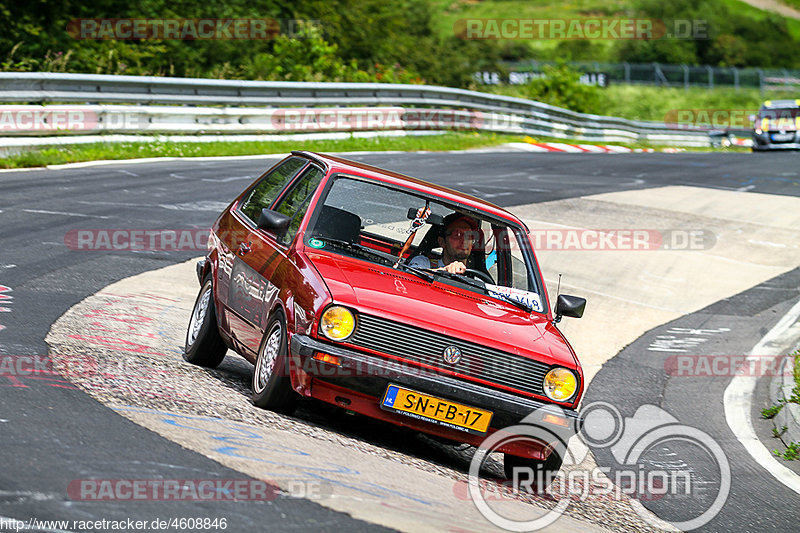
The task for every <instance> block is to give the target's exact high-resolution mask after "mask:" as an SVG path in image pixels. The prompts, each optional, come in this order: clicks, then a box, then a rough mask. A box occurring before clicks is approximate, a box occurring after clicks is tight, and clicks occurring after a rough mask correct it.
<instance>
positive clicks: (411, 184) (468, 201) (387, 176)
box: [292, 151, 528, 231]
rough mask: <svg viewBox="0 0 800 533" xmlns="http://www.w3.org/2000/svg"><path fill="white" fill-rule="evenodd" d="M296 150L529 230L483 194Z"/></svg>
mask: <svg viewBox="0 0 800 533" xmlns="http://www.w3.org/2000/svg"><path fill="white" fill-rule="evenodd" d="M292 154H294V155H298V156H302V157H306V158H308V159H311V160H312V161H316V162H317V163H318V164H321V165H323V166H324V167H325V168H326V170H330V171H331V172H343V173H346V174H352V175H356V176H363V177H367V178H372V179H376V180H379V181H383V182H385V183H388V184H390V185H398V186H401V187H406V188H411V189H414V190H415V191H418V192H420V193H422V194H428V195H431V196H436V197H439V198H441V199H442V200H445V201H447V202H449V203H455V204H457V205H460V206H463V207H467V208H470V207H472V208H476V209H480V210H483V211H485V212H487V213H490V214H492V215H494V216H496V217H499V218H505V219H507V220H511V221H514V222H516V223H518V224H520V225H521V226H522V227H524V228H525V230H526V231H527V230H528V227H527V226H526V225H525V223H524V222H523V221H522V220H520V219H519V218H517V217H516V216H515V215H514V214H512V213H511V212H509V211H506V210H505V209H503V208H502V207H499V206H497V205H495V204H493V203H491V202H487V201H486V200H481V199H480V198H476V197H474V196H471V195H469V194H465V193H463V192H459V191H456V190H453V189H449V188H447V187H442V186H441V185H436V184H434V183H430V182H428V181H425V180H421V179H419V178H414V177H411V176H407V175H405V174H400V173H399V172H394V171H391V170H385V169H382V168H378V167H374V166H372V165H367V164H365V163H359V162H357V161H351V160H349V159H344V158H342V157H336V156H332V155H328V154H320V153H316V152H306V151H294V152H292Z"/></svg>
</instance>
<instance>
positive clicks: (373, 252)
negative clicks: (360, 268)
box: [313, 236, 389, 262]
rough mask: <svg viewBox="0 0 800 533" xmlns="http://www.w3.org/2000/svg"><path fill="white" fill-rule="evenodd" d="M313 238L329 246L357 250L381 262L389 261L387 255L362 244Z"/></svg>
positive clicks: (328, 238)
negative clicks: (329, 244) (327, 243)
mask: <svg viewBox="0 0 800 533" xmlns="http://www.w3.org/2000/svg"><path fill="white" fill-rule="evenodd" d="M313 238H314V239H318V240H320V241H325V242H329V243H331V244H335V245H336V246H340V247H342V248H346V249H348V250H358V251H359V252H363V253H365V254H368V255H371V256H372V257H377V258H378V259H380V260H381V261H382V262H386V261H388V260H389V257H388V256H387V255H384V254H382V253H381V252H379V251H377V250H373V249H372V248H369V247H367V246H364V245H363V244H357V243H354V242H350V241H343V240H341V239H334V238H332V237H319V236H315V237H313Z"/></svg>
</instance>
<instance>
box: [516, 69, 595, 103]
mask: <svg viewBox="0 0 800 533" xmlns="http://www.w3.org/2000/svg"><path fill="white" fill-rule="evenodd" d="M580 77H581V74H580V73H579V72H576V71H574V70H571V69H570V68H569V67H567V66H566V65H560V66H557V67H550V66H548V67H545V68H544V76H542V77H540V78H533V79H532V80H531V81H529V82H528V84H527V86H526V93H527V97H528V98H530V99H531V100H536V101H539V102H544V103H545V104H550V105H554V106H558V107H565V108H567V109H571V110H573V111H578V112H580V113H597V112H598V109H599V108H600V101H601V95H600V91H601V89H599V88H598V87H594V86H591V85H584V84H582V83H581V82H580Z"/></svg>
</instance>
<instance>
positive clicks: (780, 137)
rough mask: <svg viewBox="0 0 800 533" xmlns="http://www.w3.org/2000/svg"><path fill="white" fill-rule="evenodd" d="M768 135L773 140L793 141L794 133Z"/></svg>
mask: <svg viewBox="0 0 800 533" xmlns="http://www.w3.org/2000/svg"><path fill="white" fill-rule="evenodd" d="M770 137H771V138H772V140H773V141H793V140H794V133H773V134H772V135H770Z"/></svg>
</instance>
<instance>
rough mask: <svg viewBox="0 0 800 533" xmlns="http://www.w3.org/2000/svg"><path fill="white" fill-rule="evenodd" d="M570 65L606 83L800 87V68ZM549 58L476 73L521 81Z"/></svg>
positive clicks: (496, 80)
mask: <svg viewBox="0 0 800 533" xmlns="http://www.w3.org/2000/svg"><path fill="white" fill-rule="evenodd" d="M567 64H568V65H569V66H570V67H571V68H573V69H575V70H578V71H580V72H584V73H587V74H590V75H589V76H585V77H584V79H585V80H586V83H589V84H593V85H605V84H608V83H625V84H638V85H659V86H666V87H684V88H689V87H705V88H708V89H713V88H714V87H718V86H725V87H733V88H734V89H738V88H739V87H748V88H758V89H761V90H762V91H764V90H772V89H786V90H795V89H800V70H788V69H759V68H733V67H730V68H728V67H711V66H707V65H706V66H688V65H665V64H662V63H601V62H596V61H573V62H569V63H567ZM546 65H555V62H550V61H535V60H528V61H517V62H508V63H505V65H504V67H505V68H506V69H507V74H504V73H499V72H479V73H476V80H478V82H479V83H484V84H487V85H498V84H506V83H507V84H511V85H516V84H522V83H526V82H527V81H528V80H529V79H530V78H532V77H537V76H540V75H541V73H542V70H543V68H544V67H545V66H546Z"/></svg>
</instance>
